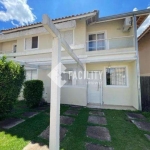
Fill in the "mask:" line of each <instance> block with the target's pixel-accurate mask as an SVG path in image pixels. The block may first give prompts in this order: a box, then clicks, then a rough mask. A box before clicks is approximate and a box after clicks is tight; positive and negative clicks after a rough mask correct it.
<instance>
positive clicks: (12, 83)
mask: <svg viewBox="0 0 150 150" xmlns="http://www.w3.org/2000/svg"><path fill="white" fill-rule="evenodd" d="M24 72H25V71H24V66H21V65H20V64H18V63H16V62H14V61H7V59H6V57H5V56H4V57H2V58H1V59H0V114H1V115H4V114H5V113H7V112H9V111H10V110H11V109H12V108H13V106H14V104H15V102H16V100H17V98H18V96H19V93H20V90H21V88H22V85H23V81H24V79H25V75H24V74H25V73H24Z"/></svg>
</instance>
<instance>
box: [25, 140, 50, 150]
mask: <svg viewBox="0 0 150 150" xmlns="http://www.w3.org/2000/svg"><path fill="white" fill-rule="evenodd" d="M23 150H49V148H48V146H47V145H43V144H40V143H33V142H30V143H29V144H28V145H27V146H26V147H24V148H23Z"/></svg>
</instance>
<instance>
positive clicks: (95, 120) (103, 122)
mask: <svg viewBox="0 0 150 150" xmlns="http://www.w3.org/2000/svg"><path fill="white" fill-rule="evenodd" d="M88 123H93V124H99V125H107V121H106V118H105V117H99V116H89V118H88Z"/></svg>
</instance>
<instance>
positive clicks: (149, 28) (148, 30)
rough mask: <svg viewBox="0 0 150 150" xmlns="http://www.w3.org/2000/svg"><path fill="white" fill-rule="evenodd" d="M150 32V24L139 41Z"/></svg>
mask: <svg viewBox="0 0 150 150" xmlns="http://www.w3.org/2000/svg"><path fill="white" fill-rule="evenodd" d="M149 32H150V26H148V27H147V28H146V30H145V31H144V32H143V33H142V34H141V35H140V36H139V37H138V41H139V40H140V39H142V37H144V36H145V35H146V34H147V33H149Z"/></svg>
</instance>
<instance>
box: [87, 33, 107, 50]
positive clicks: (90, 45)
mask: <svg viewBox="0 0 150 150" xmlns="http://www.w3.org/2000/svg"><path fill="white" fill-rule="evenodd" d="M105 49H106V44H105V33H98V34H89V35H88V41H87V50H88V51H97V50H105Z"/></svg>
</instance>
